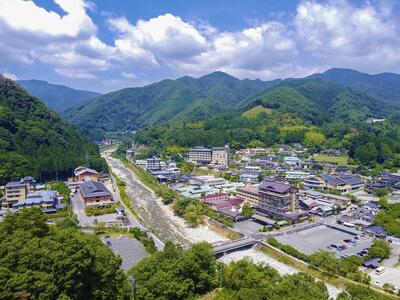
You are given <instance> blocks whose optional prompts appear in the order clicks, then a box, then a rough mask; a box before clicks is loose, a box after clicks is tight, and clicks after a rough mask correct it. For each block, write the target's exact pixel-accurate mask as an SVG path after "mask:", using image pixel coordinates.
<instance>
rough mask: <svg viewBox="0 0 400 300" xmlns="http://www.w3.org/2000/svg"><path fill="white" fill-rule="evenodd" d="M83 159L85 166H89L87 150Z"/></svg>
mask: <svg viewBox="0 0 400 300" xmlns="http://www.w3.org/2000/svg"><path fill="white" fill-rule="evenodd" d="M85 160H86V167H89V154H88V152H87V151H86V153H85Z"/></svg>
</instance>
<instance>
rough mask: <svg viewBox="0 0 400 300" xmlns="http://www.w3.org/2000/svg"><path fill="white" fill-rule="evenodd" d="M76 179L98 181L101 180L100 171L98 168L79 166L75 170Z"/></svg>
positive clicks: (79, 180)
mask: <svg viewBox="0 0 400 300" xmlns="http://www.w3.org/2000/svg"><path fill="white" fill-rule="evenodd" d="M74 174H75V179H76V181H78V182H81V181H98V180H99V173H98V172H97V171H96V170H93V169H90V168H87V167H83V166H80V167H77V168H76V169H75V170H74Z"/></svg>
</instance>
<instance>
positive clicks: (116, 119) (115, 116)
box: [66, 80, 222, 138]
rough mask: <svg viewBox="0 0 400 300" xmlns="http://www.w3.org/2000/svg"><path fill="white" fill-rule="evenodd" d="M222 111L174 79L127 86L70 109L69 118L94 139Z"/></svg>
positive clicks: (199, 93) (210, 101)
mask: <svg viewBox="0 0 400 300" xmlns="http://www.w3.org/2000/svg"><path fill="white" fill-rule="evenodd" d="M220 111H222V109H221V107H220V106H219V105H218V103H215V102H214V101H213V100H211V99H209V98H207V97H206V96H205V95H204V94H203V93H201V92H200V91H199V90H197V89H195V88H192V87H190V86H187V85H184V84H181V83H179V82H177V81H174V80H164V81H161V82H158V83H154V84H151V85H148V86H145V87H141V88H126V89H122V90H119V91H116V92H111V93H109V94H106V95H103V96H100V97H97V98H94V99H92V100H90V101H88V102H87V103H85V104H84V105H81V106H79V107H76V108H73V109H70V110H68V111H67V112H66V117H67V118H69V119H70V120H71V121H72V122H73V123H75V124H76V125H77V126H78V127H79V128H81V129H82V131H83V132H84V133H85V134H87V135H90V136H91V137H93V138H97V137H100V136H101V135H102V134H103V133H104V132H106V131H120V130H133V129H138V128H140V127H142V126H146V125H153V124H156V123H157V124H158V123H174V122H184V121H185V120H187V121H189V120H190V121H196V120H200V119H205V118H208V117H210V116H211V115H213V114H216V113H218V112H220Z"/></svg>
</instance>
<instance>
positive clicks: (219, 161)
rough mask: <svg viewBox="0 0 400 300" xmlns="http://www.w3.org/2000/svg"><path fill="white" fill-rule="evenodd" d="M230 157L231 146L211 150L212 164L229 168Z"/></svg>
mask: <svg viewBox="0 0 400 300" xmlns="http://www.w3.org/2000/svg"><path fill="white" fill-rule="evenodd" d="M229 157H230V148H229V145H225V147H214V148H212V149H211V164H213V165H216V166H223V167H228V166H229Z"/></svg>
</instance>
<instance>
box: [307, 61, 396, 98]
mask: <svg viewBox="0 0 400 300" xmlns="http://www.w3.org/2000/svg"><path fill="white" fill-rule="evenodd" d="M309 78H319V79H322V80H324V81H328V82H332V83H335V84H339V85H343V86H346V87H349V88H351V89H353V90H356V91H359V92H362V93H365V94H368V95H369V96H371V97H374V98H377V99H380V100H383V101H385V102H387V103H397V104H398V103H400V75H399V74H394V73H381V74H376V75H369V74H365V73H361V72H358V71H354V70H350V69H338V68H335V69H330V70H328V71H326V72H324V73H321V74H313V75H311V76H309Z"/></svg>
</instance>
